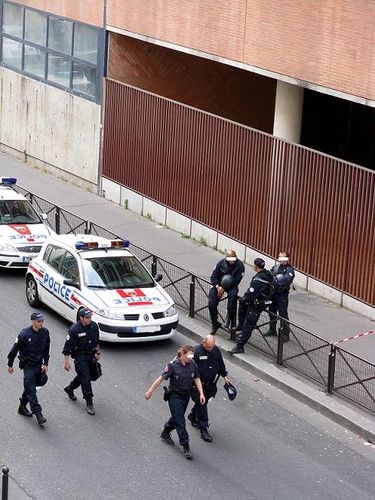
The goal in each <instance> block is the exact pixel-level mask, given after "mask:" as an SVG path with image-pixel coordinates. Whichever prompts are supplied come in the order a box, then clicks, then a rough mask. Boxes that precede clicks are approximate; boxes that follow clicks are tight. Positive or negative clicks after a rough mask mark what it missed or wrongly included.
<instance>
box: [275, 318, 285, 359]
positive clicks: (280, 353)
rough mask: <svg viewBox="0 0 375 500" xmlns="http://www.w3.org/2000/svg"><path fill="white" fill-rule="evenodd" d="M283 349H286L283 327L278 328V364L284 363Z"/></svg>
mask: <svg viewBox="0 0 375 500" xmlns="http://www.w3.org/2000/svg"><path fill="white" fill-rule="evenodd" d="M283 350H284V342H283V335H282V327H280V328H279V329H278V335H277V360H276V363H277V364H278V365H282V364H283Z"/></svg>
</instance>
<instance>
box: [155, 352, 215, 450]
mask: <svg viewBox="0 0 375 500" xmlns="http://www.w3.org/2000/svg"><path fill="white" fill-rule="evenodd" d="M193 358H194V350H193V348H192V347H191V346H188V345H184V346H182V347H180V348H179V349H178V351H177V356H176V358H175V359H174V360H173V361H171V362H170V363H168V364H167V366H166V367H165V370H164V372H163V373H162V375H160V377H158V378H157V379H156V380H155V382H154V383H153V384H152V385H151V387H150V388H149V389H148V390H147V391H146V392H145V397H146V399H150V398H151V396H152V394H153V392H154V391H155V389H157V388H158V387H159V385H160V384H161V383H162V382H163V381H164V380H168V379H169V387H168V388H166V387H165V388H164V390H165V395H164V399H165V400H167V401H168V404H169V409H170V412H171V418H170V419H169V420H168V421H167V422H166V423H165V425H164V429H163V431H162V433H161V434H160V437H161V439H162V440H163V441H165V442H166V443H167V444H170V445H173V444H174V441H173V439H172V438H171V432H172V431H173V429H176V431H177V434H178V438H179V442H180V445H181V446H182V449H183V452H184V455H185V457H186V458H187V459H190V458H192V454H191V451H190V445H189V434H188V432H187V430H186V422H185V412H186V408H187V406H188V404H189V400H190V394H191V389H192V384H193V382H194V383H195V386H196V387H197V390H198V392H199V402H200V404H202V405H203V404H204V403H205V401H206V400H205V397H204V394H203V388H202V383H201V381H200V378H199V372H198V368H197V365H196V363H195V361H194V360H193Z"/></svg>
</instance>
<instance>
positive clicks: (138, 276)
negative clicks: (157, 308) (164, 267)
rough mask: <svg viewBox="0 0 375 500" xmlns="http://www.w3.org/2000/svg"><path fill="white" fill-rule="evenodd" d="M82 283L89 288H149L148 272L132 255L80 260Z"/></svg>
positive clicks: (149, 276) (149, 278) (151, 281)
mask: <svg viewBox="0 0 375 500" xmlns="http://www.w3.org/2000/svg"><path fill="white" fill-rule="evenodd" d="M82 268H83V279H84V283H85V285H86V286H87V287H89V288H110V289H115V288H147V287H148V288H149V287H153V286H155V282H154V280H153V279H152V277H151V275H150V274H149V272H148V271H147V270H146V269H145V268H144V267H143V265H142V264H141V263H140V262H139V260H137V259H136V258H135V257H133V256H129V257H125V256H116V255H113V256H112V255H109V256H108V257H98V258H92V259H84V260H83V261H82Z"/></svg>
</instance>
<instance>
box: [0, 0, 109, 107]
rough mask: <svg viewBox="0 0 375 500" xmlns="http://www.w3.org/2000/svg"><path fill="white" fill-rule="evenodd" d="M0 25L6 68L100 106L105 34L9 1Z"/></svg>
mask: <svg viewBox="0 0 375 500" xmlns="http://www.w3.org/2000/svg"><path fill="white" fill-rule="evenodd" d="M1 12H2V14H3V15H2V17H1ZM0 22H1V26H0V49H1V50H0V57H1V59H0V65H4V66H7V67H9V68H10V69H12V70H16V71H19V72H25V73H26V74H27V75H28V76H31V77H34V78H37V79H39V80H42V81H45V82H46V83H47V84H50V85H54V86H57V87H59V88H61V89H63V90H67V91H69V92H71V93H72V94H76V95H79V96H81V97H84V98H86V99H90V100H91V101H96V102H100V100H101V76H102V71H103V66H104V62H103V43H104V38H103V36H102V35H103V34H104V31H103V30H100V29H98V28H95V27H93V26H88V25H85V24H82V23H80V22H78V21H72V20H70V19H65V18H62V17H58V16H56V15H52V14H48V13H47V12H41V11H38V10H36V9H32V8H28V7H23V6H21V5H14V4H11V3H10V2H8V1H5V0H0ZM98 61H100V64H99V65H98Z"/></svg>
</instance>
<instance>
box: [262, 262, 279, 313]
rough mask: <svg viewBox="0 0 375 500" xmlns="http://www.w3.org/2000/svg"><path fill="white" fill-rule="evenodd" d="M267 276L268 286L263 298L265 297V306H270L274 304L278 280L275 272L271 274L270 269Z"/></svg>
mask: <svg viewBox="0 0 375 500" xmlns="http://www.w3.org/2000/svg"><path fill="white" fill-rule="evenodd" d="M266 273H267V276H265V278H266V280H267V281H268V288H267V290H265V291H264V292H263V294H262V295H263V298H264V305H265V307H268V306H270V305H271V304H272V302H273V297H274V295H275V292H276V287H277V282H276V280H275V277H274V276H273V274H271V272H270V271H267V270H266Z"/></svg>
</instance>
